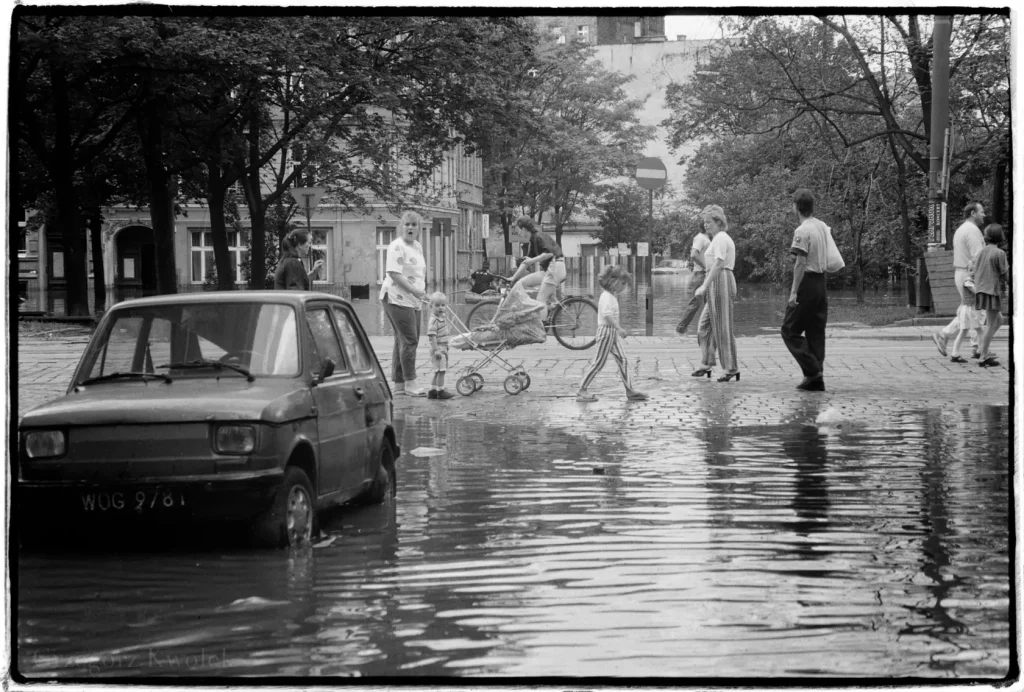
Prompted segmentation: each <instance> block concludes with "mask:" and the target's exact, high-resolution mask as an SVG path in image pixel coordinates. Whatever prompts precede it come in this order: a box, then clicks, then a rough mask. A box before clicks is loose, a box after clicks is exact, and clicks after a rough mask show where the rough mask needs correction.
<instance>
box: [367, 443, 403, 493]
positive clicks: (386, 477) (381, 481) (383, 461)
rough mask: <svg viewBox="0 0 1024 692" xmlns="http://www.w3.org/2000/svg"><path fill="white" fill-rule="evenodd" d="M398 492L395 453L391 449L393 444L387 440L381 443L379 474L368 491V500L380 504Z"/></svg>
mask: <svg viewBox="0 0 1024 692" xmlns="http://www.w3.org/2000/svg"><path fill="white" fill-rule="evenodd" d="M397 492H398V487H397V484H396V483H395V454H394V452H392V451H391V445H389V444H388V443H387V442H386V441H385V442H383V443H381V447H380V464H379V465H378V466H377V475H376V477H375V478H374V479H373V483H371V484H370V488H369V490H367V491H366V499H367V501H368V502H370V503H372V504H375V505H379V504H380V503H382V502H384V501H385V500H386V499H387V498H388V497H389V496H390V497H394V496H395V494H396V493H397Z"/></svg>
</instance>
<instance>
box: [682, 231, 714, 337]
mask: <svg viewBox="0 0 1024 692" xmlns="http://www.w3.org/2000/svg"><path fill="white" fill-rule="evenodd" d="M709 245H711V238H709V237H708V234H707V233H705V232H704V229H703V228H702V229H701V230H700V231H698V232H697V235H695V236H693V244H692V245H691V246H690V259H692V260H693V273H692V274H691V275H690V281H691V282H692V283H691V285H692V286H693V287H694V293H693V296H691V297H690V301H689V302H688V303H687V304H686V308H684V310H683V319H681V320H679V324H677V325H676V334H685V333H686V329H687V328H688V327H689V326H690V322H693V318H694V317H696V316H697V315H699V314H700V312H701V310H702V309H703V308H704V295H703V294H701V295H697V288H699V287H700V285H701V284H703V283H704V279H705V277H706V270H707V267H705V266H704V253H705V252H707V249H708V246H709Z"/></svg>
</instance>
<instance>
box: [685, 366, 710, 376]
mask: <svg viewBox="0 0 1024 692" xmlns="http://www.w3.org/2000/svg"><path fill="white" fill-rule="evenodd" d="M704 376H707V377H708V378H710V377H711V368H697V369H696V370H694V371H693V372H691V373H690V377H704Z"/></svg>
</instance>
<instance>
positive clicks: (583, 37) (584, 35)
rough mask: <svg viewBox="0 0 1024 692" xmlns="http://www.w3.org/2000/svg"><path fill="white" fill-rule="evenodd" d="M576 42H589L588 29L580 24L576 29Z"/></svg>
mask: <svg viewBox="0 0 1024 692" xmlns="http://www.w3.org/2000/svg"><path fill="white" fill-rule="evenodd" d="M576 40H577V41H586V42H589V41H590V27H589V26H587V25H586V24H580V25H578V26H577V27H576Z"/></svg>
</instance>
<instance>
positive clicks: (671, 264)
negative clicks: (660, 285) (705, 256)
mask: <svg viewBox="0 0 1024 692" xmlns="http://www.w3.org/2000/svg"><path fill="white" fill-rule="evenodd" d="M685 271H686V260H681V259H663V260H659V261H658V263H657V264H656V265H655V266H654V268H653V269H651V273H652V274H682V273H683V272H685Z"/></svg>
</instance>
